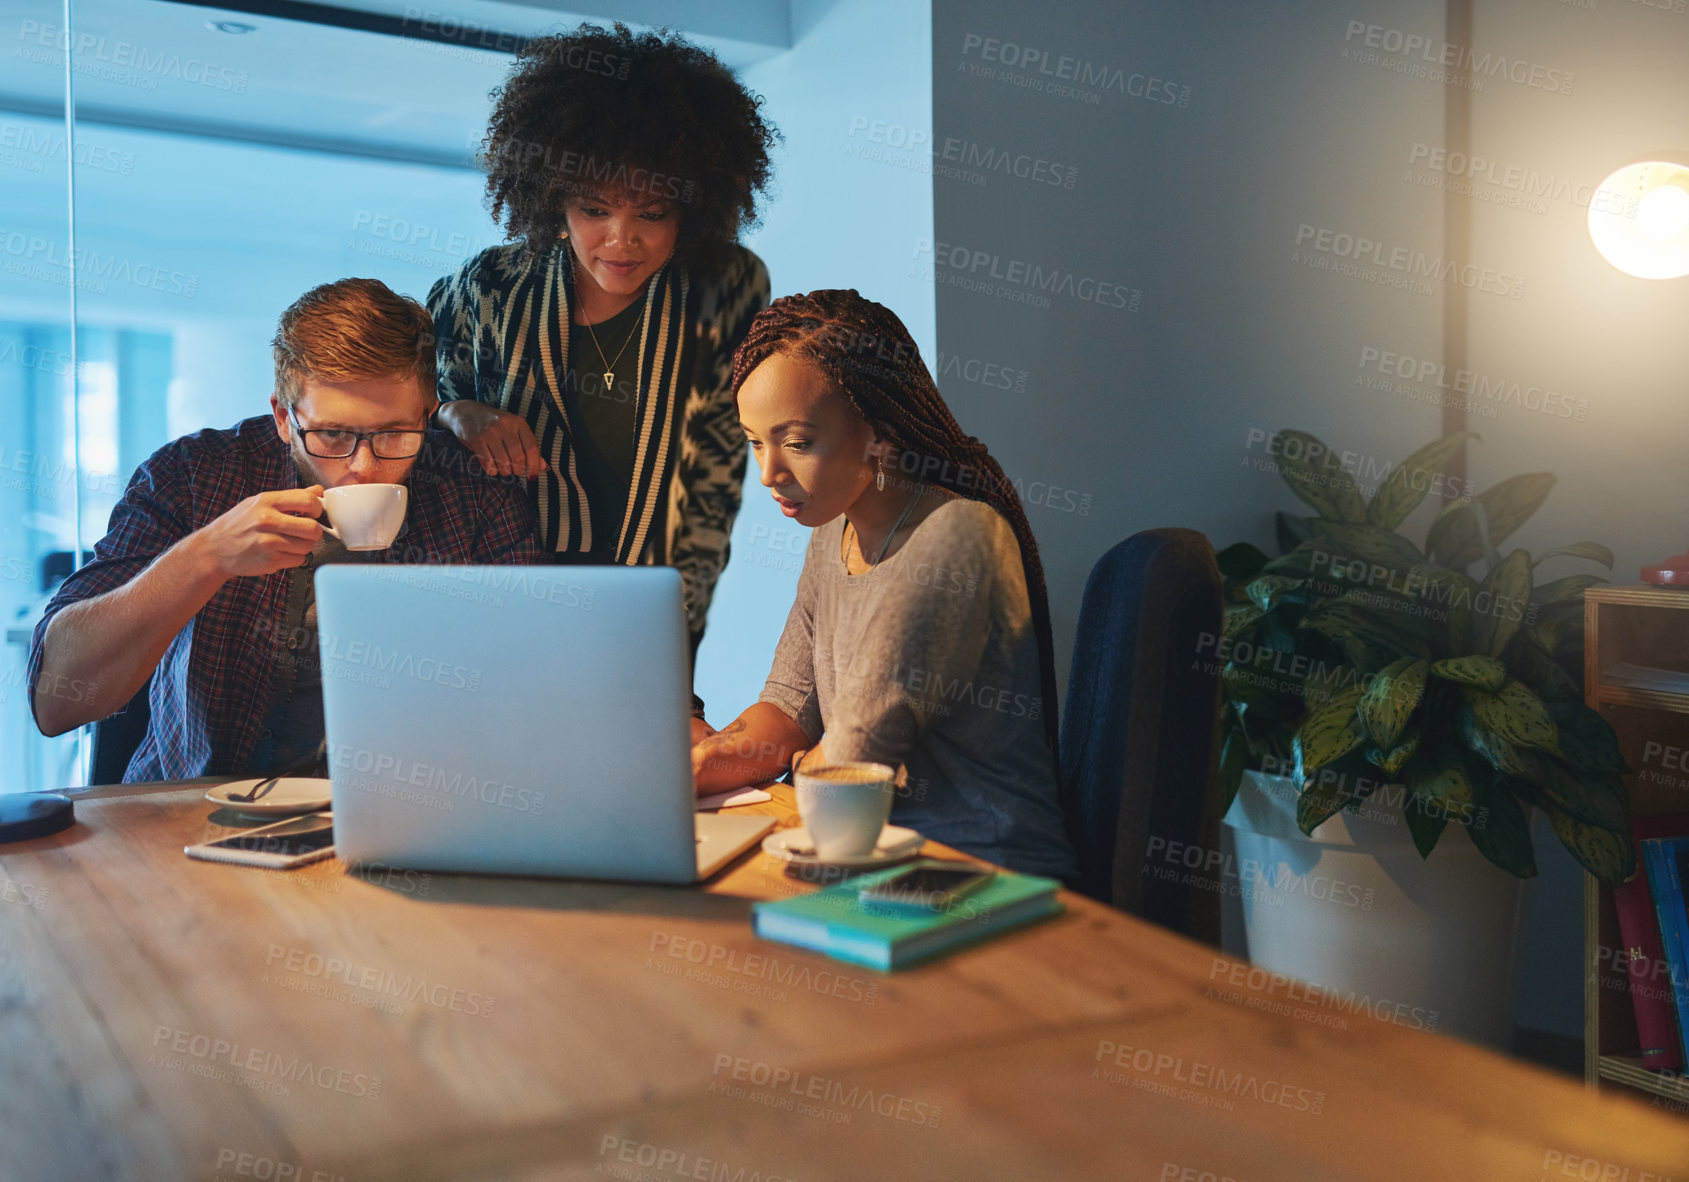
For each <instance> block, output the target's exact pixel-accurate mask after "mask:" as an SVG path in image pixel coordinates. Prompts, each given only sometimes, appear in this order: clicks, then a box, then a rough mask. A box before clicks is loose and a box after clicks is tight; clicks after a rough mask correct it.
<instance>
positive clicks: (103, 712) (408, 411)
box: [27, 279, 542, 781]
mask: <svg viewBox="0 0 1689 1182" xmlns="http://www.w3.org/2000/svg"><path fill="white" fill-rule="evenodd" d="M272 345H273V349H274V354H275V365H276V385H275V390H274V392H273V393H272V394H271V396H270V409H271V414H270V415H268V416H259V417H257V418H251V419H246V420H244V421H242V422H240V423H237V424H236V425H235V427H234V428H233V429H232V430H228V431H221V430H204V431H197V432H195V433H194V434H192V435H188V436H184V437H183V438H181V439H178V440H176V441H175V442H174V443H170V444H166V445H165V446H164V447H163V448H161V449H159V451H158V452H157V453H156V454H154V455H153V456H152V458H151V459H149V460H147V461H146V462H145V463H144V464H142V465H141V466H140V468H138V469H137V470H136V472H135V475H134V476H133V477H132V478H131V480H130V482H129V487H128V489H127V491H125V493H124V495H123V498H122V500H120V501H119V502H118V504H117V507H116V508H115V509H114V510H113V511H112V517H111V525H110V528H109V530H108V532H107V533H106V536H105V537H104V538H102V539H100V541H99V542H98V543H96V544H95V546H94V556H93V558H92V559H91V560H90V561H89V562H88V563H86V564H85V565H84V566H82V567H81V568H80V569H78V570H77V571H76V572H75V573H74V574H72V575H71V576H70V578H69V579H67V580H65V582H64V584H63V586H62V587H61V588H60V589H59V592H58V594H57V595H55V596H54V597H53V600H52V602H51V603H49V604H48V605H47V609H46V612H45V614H44V616H43V618H42V620H41V623H40V624H39V625H38V626H37V627H36V629H35V635H34V638H33V641H32V643H31V645H30V654H29V670H28V683H27V684H28V685H29V686H30V699H31V705H32V707H33V709H34V714H35V720H36V724H37V725H38V726H39V727H40V728H41V730H42V732H43V733H44V734H47V735H56V734H60V733H62V732H64V731H67V730H70V729H71V728H73V727H77V726H81V725H83V724H85V723H89V722H93V721H95V720H97V719H100V718H104V717H106V716H108V715H110V714H112V713H114V712H116V711H118V710H121V709H122V708H123V707H124V706H125V705H126V704H127V703H128V702H129V700H130V698H132V697H133V696H134V695H135V694H136V692H137V691H139V690H140V688H141V687H142V686H143V685H145V684H147V679H148V678H149V677H150V678H151V679H152V685H151V690H150V691H149V694H148V700H149V702H150V704H151V708H152V717H151V720H150V721H149V723H148V726H147V733H146V737H145V738H144V739H143V740H142V742H141V745H140V747H139V748H138V749H137V750H136V752H135V756H134V758H133V759H132V760H131V761H130V763H129V768H128V771H127V772H126V773H125V775H124V779H125V780H128V781H135V780H162V779H181V778H186V777H190V776H204V775H224V774H242V773H245V774H255V775H274V774H283V773H289V772H291V773H294V774H298V773H300V772H301V771H303V770H305V769H308V768H310V767H311V765H312V764H313V763H314V762H315V760H316V757H317V756H318V754H319V752H320V749H321V744H322V740H323V714H322V680H321V674H320V667H319V664H318V654H317V643H316V601H315V595H314V592H313V583H312V580H313V573H312V572H313V571H314V570H315V568H316V567H318V566H321V565H323V564H324V563H329V562H347V561H366V562H367V561H374V562H426V563H493V564H508V563H535V562H539V561H541V559H542V554H541V551H540V549H539V544H538V541H537V538H538V526H537V522H536V521H535V519H534V515H533V510H532V508H531V507H530V506H529V503H528V498H527V497H526V496H525V495H523V492H522V489H521V487H520V485H519V484H516V483H515V482H513V481H510V480H502V479H497V478H493V477H489V476H487V475H485V474H484V473H483V471H482V468H481V465H479V464H478V463H475V462H474V460H473V457H472V456H471V455H470V453H469V452H468V451H466V450H465V449H464V448H463V447H462V446H461V445H460V444H459V443H458V442H457V441H456V439H455V438H454V437H453V436H452V435H451V434H450V433H449V432H444V431H430V430H428V420H429V416H430V414H431V413H432V412H433V409H434V406H435V398H434V388H435V373H434V365H435V353H434V332H433V324H432V321H431V320H430V318H429V315H428V313H427V311H426V310H425V309H424V308H423V307H422V306H421V305H420V304H418V303H417V302H416V301H415V300H412V299H409V298H407V297H404V296H400V295H396V294H395V293H394V292H392V291H391V290H389V289H388V288H387V286H386V285H385V284H383V283H381V282H379V281H377V280H374V279H343V280H341V281H339V282H338V283H329V284H324V285H323V286H321V287H317V288H313V289H312V290H311V291H309V292H306V293H305V295H303V296H302V297H300V298H299V299H298V300H297V301H295V303H294V304H293V305H292V306H291V307H290V308H288V309H287V311H285V312H283V313H282V316H281V321H280V324H279V325H278V327H277V329H276V335H275V339H274V340H273V341H272ZM367 483H382V484H405V485H408V486H409V490H410V492H409V507H408V509H407V511H406V515H405V524H404V528H403V529H402V530H401V532H400V533H399V536H398V538H397V540H395V542H394V543H393V545H392V547H391V548H390V549H388V550H382V551H372V552H367V553H358V554H353V553H349V552H348V551H346V550H345V549H344V548H343V547H342V546H341V545H340V543H339V542H338V541H336V540H335V539H334V538H333V537H330V536H328V535H326V534H325V533H324V532H323V528H322V525H321V524H320V523H319V522H318V520H317V519H318V518H319V517H321V516H322V512H323V505H322V494H323V490H324V489H326V488H334V487H336V486H338V485H345V484H367Z"/></svg>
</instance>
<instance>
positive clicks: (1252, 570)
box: [1214, 542, 1268, 583]
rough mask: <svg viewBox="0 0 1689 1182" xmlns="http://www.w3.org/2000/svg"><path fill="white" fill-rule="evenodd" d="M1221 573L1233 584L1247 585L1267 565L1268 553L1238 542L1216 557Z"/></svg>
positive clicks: (1257, 547) (1246, 543)
mask: <svg viewBox="0 0 1689 1182" xmlns="http://www.w3.org/2000/svg"><path fill="white" fill-rule="evenodd" d="M1214 561H1215V563H1216V564H1217V565H1218V566H1219V568H1220V573H1221V574H1222V575H1224V576H1225V577H1226V578H1227V579H1229V580H1231V581H1232V582H1237V583H1246V582H1248V581H1249V580H1250V579H1253V578H1254V577H1255V576H1256V575H1258V574H1260V573H1261V568H1262V567H1263V566H1266V565H1267V561H1268V560H1267V553H1266V551H1264V550H1262V549H1261V548H1260V547H1259V546H1251V545H1250V544H1249V543H1248V542H1236V543H1233V544H1232V545H1230V546H1227V547H1226V548H1225V549H1224V550H1221V551H1220V552H1219V553H1218V554H1216V555H1214Z"/></svg>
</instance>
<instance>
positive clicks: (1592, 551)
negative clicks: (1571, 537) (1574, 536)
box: [1536, 542, 1613, 570]
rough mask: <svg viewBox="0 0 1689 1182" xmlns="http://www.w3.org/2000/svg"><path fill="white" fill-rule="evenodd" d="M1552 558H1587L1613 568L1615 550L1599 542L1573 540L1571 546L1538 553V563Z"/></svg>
mask: <svg viewBox="0 0 1689 1182" xmlns="http://www.w3.org/2000/svg"><path fill="white" fill-rule="evenodd" d="M1550 558H1587V559H1589V561H1591V562H1599V563H1600V564H1601V565H1602V566H1604V567H1606V568H1607V569H1608V570H1612V569H1613V552H1612V551H1611V550H1609V549H1607V547H1605V546H1603V545H1601V543H1599V542H1573V543H1572V544H1571V545H1570V546H1559V547H1556V548H1555V549H1553V550H1549V551H1548V552H1547V553H1544V554H1538V555H1537V561H1536V565H1538V566H1541V565H1542V564H1543V563H1545V562H1547V561H1548V560H1549V559H1550Z"/></svg>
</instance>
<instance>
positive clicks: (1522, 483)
mask: <svg viewBox="0 0 1689 1182" xmlns="http://www.w3.org/2000/svg"><path fill="white" fill-rule="evenodd" d="M1553 488H1554V474H1553V473H1552V472H1525V473H1522V474H1521V475H1518V476H1511V477H1509V478H1508V479H1506V480H1503V481H1502V482H1501V483H1500V484H1498V485H1496V486H1495V487H1493V488H1489V489H1486V490H1485V491H1484V492H1482V493H1480V494H1478V499H1479V500H1480V501H1482V502H1483V504H1484V508H1485V510H1486V511H1488V513H1489V515H1490V544H1491V545H1493V546H1499V545H1501V544H1502V543H1503V542H1505V541H1506V540H1507V539H1508V538H1510V537H1512V536H1513V531H1514V530H1516V529H1518V528H1519V527H1520V526H1521V525H1524V524H1525V522H1526V521H1528V520H1529V519H1530V516H1531V514H1533V513H1535V512H1536V511H1537V510H1538V509H1540V508H1541V507H1542V503H1543V501H1545V500H1547V499H1548V494H1549V493H1550V492H1551V491H1552V490H1553Z"/></svg>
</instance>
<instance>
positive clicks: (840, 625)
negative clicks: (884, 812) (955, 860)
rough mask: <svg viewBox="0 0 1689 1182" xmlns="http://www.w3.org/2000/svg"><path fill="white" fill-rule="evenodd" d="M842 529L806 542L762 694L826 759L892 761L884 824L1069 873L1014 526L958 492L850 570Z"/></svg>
mask: <svg viewBox="0 0 1689 1182" xmlns="http://www.w3.org/2000/svg"><path fill="white" fill-rule="evenodd" d="M844 524H845V521H844V518H843V517H839V518H836V519H835V520H833V521H831V522H829V523H828V524H826V525H824V526H821V527H820V528H819V529H817V530H816V531H815V533H814V535H813V536H812V537H811V538H810V540H809V549H808V551H807V552H806V554H805V556H804V566H803V574H802V575H801V576H800V577H799V579H798V591H797V600H796V602H794V603H793V604H792V611H791V614H790V615H789V616H788V617H787V619H786V630H785V632H784V634H782V636H781V637H780V646H779V648H778V649H777V650H776V651H775V654H774V667H773V669H772V670H770V672H769V675H768V683H767V685H766V686H764V688H763V691H762V695H761V698H760V700H761V701H764V702H770V703H772V704H773V705H775V706H776V707H778V708H779V709H780V710H782V711H783V712H785V713H786V714H787V715H788V716H790V717H791V718H792V719H793V720H794V721H795V722H797V724H798V725H799V726H800V727H802V728H803V730H804V732H805V733H806V734H807V735H808V736H809V738H810V741H811V742H815V741H821V742H822V750H823V754H824V755H825V756H826V758H827V759H828V760H830V761H837V760H858V759H860V760H872V761H875V762H879V763H886V764H890V765H891V766H893V767H896V766H897V765H899V764H904V765H906V766H907V767H908V771H909V776H908V783H907V785H906V786H905V787H903V788H901V789H900V790H899V792H898V795H897V797H896V800H895V801H894V803H893V805H892V813H891V819H892V821H893V823H894V824H898V825H907V826H910V827H911V828H914V829H918V830H920V831H921V832H922V833H923V834H925V835H926V836H927V837H930V838H933V839H935V840H937V841H941V842H944V843H945V844H946V845H951V846H955V847H956V848H957V849H959V850H962V851H964V852H966V853H969V854H973V855H975V856H977V857H981V858H985V859H987V860H989V861H992V862H996V863H999V864H1001V865H1004V866H1007V867H1009V868H1010V869H1012V870H1019V871H1023V872H1026V873H1031V874H1048V875H1052V876H1055V877H1058V878H1063V877H1072V876H1073V875H1074V874H1075V872H1076V862H1075V858H1074V853H1073V848H1072V846H1071V845H1070V844H1069V842H1068V840H1067V836H1066V834H1065V832H1064V830H1063V827H1062V818H1061V811H1060V806H1059V805H1058V803H1057V797H1056V783H1055V771H1054V767H1053V765H1052V762H1051V758H1050V752H1049V748H1048V747H1046V746H1045V743H1044V721H1043V720H1044V711H1045V710H1046V709H1051V708H1053V706H1054V704H1053V703H1045V702H1044V701H1043V700H1042V691H1041V689H1040V685H1039V667H1038V645H1037V640H1036V639H1035V637H1034V635H1033V631H1032V624H1031V607H1030V603H1029V600H1028V598H1027V592H1026V577H1025V574H1024V572H1023V570H1022V567H1021V558H1020V547H1019V545H1018V544H1017V542H1016V541H1015V536H1014V531H1013V530H1011V529H1010V528H1009V524H1008V522H1007V521H1005V520H1004V519H1003V518H1002V517H1001V516H1000V515H999V514H998V513H997V511H996V510H994V509H992V508H991V507H990V506H989V505H985V504H983V503H981V502H979V501H973V500H968V499H966V498H962V497H956V498H954V499H952V500H950V501H948V502H946V503H945V504H943V505H941V506H939V507H938V508H937V509H936V510H934V511H933V512H932V513H931V514H930V515H928V517H927V518H926V519H925V520H924V521H922V522H921V523H920V524H919V525H918V526H916V527H915V530H914V532H913V533H912V534H910V535H909V537H908V539H907V540H906V541H905V542H904V544H903V546H902V548H901V549H899V550H898V551H897V552H896V553H895V554H893V555H891V556H890V557H888V558H886V559H885V560H884V561H882V562H881V563H880V564H879V565H878V566H875V567H874V568H873V569H871V570H869V571H867V572H866V573H864V574H860V575H851V574H849V573H848V572H847V571H846V568H845V563H844V559H843V557H842V556H841V551H840V545H841V541H842V539H843V536H844ZM823 734H825V736H826V737H825V739H824V740H823V739H822V736H823Z"/></svg>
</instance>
